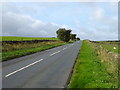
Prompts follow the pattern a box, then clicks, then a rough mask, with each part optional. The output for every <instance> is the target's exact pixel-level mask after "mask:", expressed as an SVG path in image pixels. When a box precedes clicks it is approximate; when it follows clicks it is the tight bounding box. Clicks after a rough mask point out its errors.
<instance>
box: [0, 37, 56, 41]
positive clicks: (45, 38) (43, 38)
mask: <svg viewBox="0 0 120 90" xmlns="http://www.w3.org/2000/svg"><path fill="white" fill-rule="evenodd" d="M0 38H2V39H0V41H24V40H58V38H54V37H53V38H52V37H50V38H49V37H17V36H0Z"/></svg>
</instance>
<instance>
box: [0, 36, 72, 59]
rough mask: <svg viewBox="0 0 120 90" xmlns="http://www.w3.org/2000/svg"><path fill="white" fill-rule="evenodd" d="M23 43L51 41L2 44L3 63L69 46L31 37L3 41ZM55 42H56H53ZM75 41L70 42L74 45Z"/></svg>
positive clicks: (10, 38) (0, 49) (57, 41)
mask: <svg viewBox="0 0 120 90" xmlns="http://www.w3.org/2000/svg"><path fill="white" fill-rule="evenodd" d="M15 40H16V41H23V40H50V41H47V42H36V43H34V42H18V43H8V42H2V47H0V51H2V53H0V55H1V54H2V61H6V60H10V59H13V58H17V57H21V56H25V55H29V54H32V53H35V52H40V51H44V50H47V49H50V48H53V47H57V46H60V45H64V44H67V43H65V42H63V41H60V40H58V39H56V38H31V37H3V41H11V42H12V41H15ZM52 40H55V41H52ZM72 42H74V41H69V43H72Z"/></svg>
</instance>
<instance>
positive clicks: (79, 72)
mask: <svg viewBox="0 0 120 90" xmlns="http://www.w3.org/2000/svg"><path fill="white" fill-rule="evenodd" d="M106 68H108V67H107V66H106V64H104V63H101V60H100V59H99V57H98V55H97V53H96V51H95V49H94V48H92V46H91V45H90V44H89V43H88V41H83V44H82V47H81V50H80V54H79V56H78V59H77V62H76V65H75V68H74V72H73V74H72V78H71V81H70V84H69V88H118V86H117V80H118V79H116V77H115V76H113V75H110V74H109V73H108V72H107V70H106Z"/></svg>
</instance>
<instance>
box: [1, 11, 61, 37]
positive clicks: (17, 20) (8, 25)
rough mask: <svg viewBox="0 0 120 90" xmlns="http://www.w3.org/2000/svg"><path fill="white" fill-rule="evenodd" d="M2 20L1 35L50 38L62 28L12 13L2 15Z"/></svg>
mask: <svg viewBox="0 0 120 90" xmlns="http://www.w3.org/2000/svg"><path fill="white" fill-rule="evenodd" d="M2 18H3V19H2V20H3V22H2V25H3V27H2V28H3V31H2V35H18V36H39V37H51V36H56V30H57V29H58V28H60V27H61V26H62V25H58V24H55V23H45V22H42V21H40V20H37V19H34V18H32V17H30V16H25V15H19V14H15V13H12V12H7V13H4V14H3V17H2Z"/></svg>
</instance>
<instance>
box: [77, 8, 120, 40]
mask: <svg viewBox="0 0 120 90" xmlns="http://www.w3.org/2000/svg"><path fill="white" fill-rule="evenodd" d="M88 17H89V18H88V21H87V24H86V27H85V26H83V25H82V22H80V20H76V22H75V23H76V27H77V28H76V29H77V30H79V32H78V35H79V36H80V37H81V38H82V39H90V40H116V39H118V17H117V16H107V14H106V10H104V9H103V8H100V7H96V9H95V10H94V11H93V13H91V15H90V16H88Z"/></svg>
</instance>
